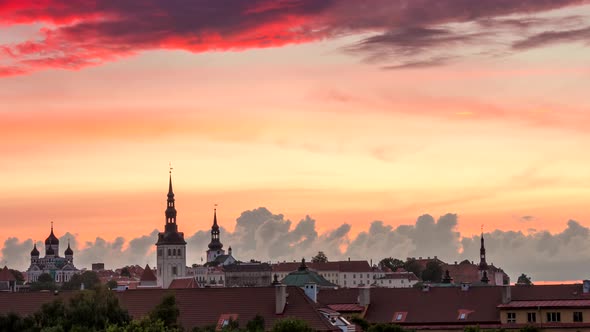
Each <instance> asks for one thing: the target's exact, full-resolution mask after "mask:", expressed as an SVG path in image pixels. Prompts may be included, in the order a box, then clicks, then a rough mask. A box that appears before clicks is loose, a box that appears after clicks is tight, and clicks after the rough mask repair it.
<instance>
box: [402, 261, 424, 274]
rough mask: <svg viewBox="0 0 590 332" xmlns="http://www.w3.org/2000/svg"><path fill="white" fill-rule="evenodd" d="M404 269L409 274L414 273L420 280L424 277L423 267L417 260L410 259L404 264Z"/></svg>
mask: <svg viewBox="0 0 590 332" xmlns="http://www.w3.org/2000/svg"><path fill="white" fill-rule="evenodd" d="M404 269H405V270H406V271H408V272H412V273H414V274H415V275H416V277H418V278H420V276H422V265H420V263H418V261H417V260H416V259H415V258H409V259H408V260H407V261H406V262H405V263H404Z"/></svg>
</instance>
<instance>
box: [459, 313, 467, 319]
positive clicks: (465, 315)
mask: <svg viewBox="0 0 590 332" xmlns="http://www.w3.org/2000/svg"><path fill="white" fill-rule="evenodd" d="M465 317H467V314H466V313H464V312H462V313H461V314H460V315H459V319H460V320H465Z"/></svg>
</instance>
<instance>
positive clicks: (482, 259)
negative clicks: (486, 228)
mask: <svg viewBox="0 0 590 332" xmlns="http://www.w3.org/2000/svg"><path fill="white" fill-rule="evenodd" d="M479 269H480V270H487V269H488V263H487V262H486V247H485V245H484V239H483V230H482V232H481V247H480V248H479Z"/></svg>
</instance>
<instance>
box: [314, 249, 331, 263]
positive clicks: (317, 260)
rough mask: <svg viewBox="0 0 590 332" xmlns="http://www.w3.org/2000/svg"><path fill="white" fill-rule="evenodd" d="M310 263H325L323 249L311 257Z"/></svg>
mask: <svg viewBox="0 0 590 332" xmlns="http://www.w3.org/2000/svg"><path fill="white" fill-rule="evenodd" d="M311 262H312V263H327V262H328V257H327V256H326V254H324V252H323V251H318V254H317V255H315V256H313V257H312V258H311Z"/></svg>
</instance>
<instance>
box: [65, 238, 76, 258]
mask: <svg viewBox="0 0 590 332" xmlns="http://www.w3.org/2000/svg"><path fill="white" fill-rule="evenodd" d="M64 254H65V255H66V256H73V255H74V251H73V250H72V248H70V241H68V249H66V251H65V252H64Z"/></svg>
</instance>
